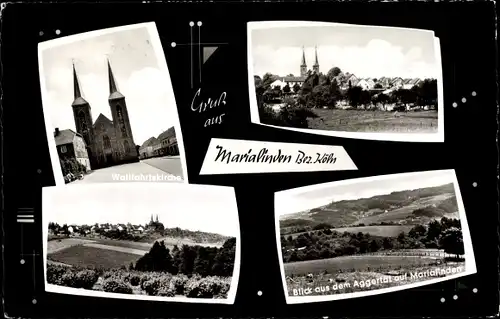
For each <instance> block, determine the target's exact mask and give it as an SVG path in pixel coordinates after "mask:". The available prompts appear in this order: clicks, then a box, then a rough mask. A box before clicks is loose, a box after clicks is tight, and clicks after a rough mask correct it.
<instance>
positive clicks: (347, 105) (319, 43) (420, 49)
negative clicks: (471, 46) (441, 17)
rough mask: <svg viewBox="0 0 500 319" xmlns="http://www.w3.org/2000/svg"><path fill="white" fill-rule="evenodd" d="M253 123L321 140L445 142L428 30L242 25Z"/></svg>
mask: <svg viewBox="0 0 500 319" xmlns="http://www.w3.org/2000/svg"><path fill="white" fill-rule="evenodd" d="M247 39H248V40H247V41H248V46H247V50H248V55H247V56H248V61H247V63H248V85H249V94H250V115H251V121H252V122H253V123H256V124H262V125H267V126H272V127H276V128H282V129H287V130H293V131H298V132H306V133H314V134H319V135H327V136H336V137H342V138H355V139H365V140H385V141H402V142H444V117H443V113H444V111H443V83H442V67H441V49H440V42H439V39H438V38H437V37H435V36H434V32H433V31H428V30H418V29H407V28H395V27H382V26H366V25H350V24H339V23H326V22H305V21H265V22H249V23H248V24H247Z"/></svg>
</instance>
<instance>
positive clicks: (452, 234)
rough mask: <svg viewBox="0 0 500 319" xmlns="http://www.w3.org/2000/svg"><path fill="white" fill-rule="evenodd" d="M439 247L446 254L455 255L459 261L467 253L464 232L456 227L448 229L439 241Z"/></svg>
mask: <svg viewBox="0 0 500 319" xmlns="http://www.w3.org/2000/svg"><path fill="white" fill-rule="evenodd" d="M439 246H440V247H441V248H442V249H444V252H445V253H447V254H451V255H455V256H456V258H457V259H458V258H459V257H460V255H463V254H464V253H465V248H464V240H463V236H462V230H460V229H458V228H455V227H452V228H448V229H446V230H445V231H444V232H443V234H442V235H441V237H440V239H439Z"/></svg>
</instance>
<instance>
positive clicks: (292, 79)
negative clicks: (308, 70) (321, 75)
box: [280, 76, 307, 82]
mask: <svg viewBox="0 0 500 319" xmlns="http://www.w3.org/2000/svg"><path fill="white" fill-rule="evenodd" d="M306 78H307V76H284V77H281V78H280V79H281V81H283V82H304V81H305V80H306Z"/></svg>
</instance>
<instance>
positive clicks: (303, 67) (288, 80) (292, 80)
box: [271, 47, 319, 89]
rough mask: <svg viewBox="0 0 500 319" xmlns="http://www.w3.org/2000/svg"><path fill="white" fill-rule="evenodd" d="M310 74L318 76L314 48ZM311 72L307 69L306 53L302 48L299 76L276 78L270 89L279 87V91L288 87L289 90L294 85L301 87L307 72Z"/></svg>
mask: <svg viewBox="0 0 500 319" xmlns="http://www.w3.org/2000/svg"><path fill="white" fill-rule="evenodd" d="M312 67H313V68H312V72H314V73H318V74H319V61H318V48H317V47H314V64H313V66H312ZM310 71H311V70H308V69H307V63H306V52H305V49H304V47H302V60H301V63H300V76H293V75H290V76H283V77H280V78H278V79H277V80H276V81H274V82H273V83H272V84H271V87H275V86H279V87H281V89H283V87H285V86H286V85H288V86H289V87H290V88H293V87H294V86H295V85H297V84H298V85H299V86H302V84H304V82H305V81H306V79H307V76H308V75H309V72H310Z"/></svg>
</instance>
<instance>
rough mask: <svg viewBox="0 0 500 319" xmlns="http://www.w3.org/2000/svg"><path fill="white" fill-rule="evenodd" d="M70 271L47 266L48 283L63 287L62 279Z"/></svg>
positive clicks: (65, 268)
mask: <svg viewBox="0 0 500 319" xmlns="http://www.w3.org/2000/svg"><path fill="white" fill-rule="evenodd" d="M68 270H69V267H64V266H56V265H50V264H49V265H47V282H48V283H49V284H53V285H62V284H63V283H62V281H61V278H62V276H63V275H64V274H65V273H66V272H68Z"/></svg>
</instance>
